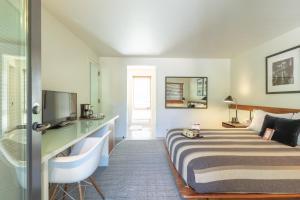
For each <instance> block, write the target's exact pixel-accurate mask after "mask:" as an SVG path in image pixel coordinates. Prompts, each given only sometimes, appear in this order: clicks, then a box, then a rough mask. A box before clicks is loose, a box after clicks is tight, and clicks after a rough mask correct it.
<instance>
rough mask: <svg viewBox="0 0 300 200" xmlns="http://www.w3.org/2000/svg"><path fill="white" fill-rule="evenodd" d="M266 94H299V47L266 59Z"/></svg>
mask: <svg viewBox="0 0 300 200" xmlns="http://www.w3.org/2000/svg"><path fill="white" fill-rule="evenodd" d="M266 93H267V94H280V93H300V46H296V47H293V48H290V49H287V50H285V51H281V52H279V53H276V54H272V55H270V56H268V57H266Z"/></svg>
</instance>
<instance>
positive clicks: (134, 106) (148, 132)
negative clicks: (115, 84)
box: [127, 66, 156, 140]
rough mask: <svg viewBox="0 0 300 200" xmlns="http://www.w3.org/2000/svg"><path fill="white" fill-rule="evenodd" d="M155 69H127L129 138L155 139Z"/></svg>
mask: <svg viewBox="0 0 300 200" xmlns="http://www.w3.org/2000/svg"><path fill="white" fill-rule="evenodd" d="M155 78H156V77H155V67H151V66H128V67H127V102H128V103H127V113H128V120H127V122H128V123H127V127H128V128H127V138H128V139H132V140H140V139H153V138H155V134H154V130H155V116H156V114H155V111H156V109H155V108H156V101H155V100H156V95H155V94H156V90H155V89H156V85H155V83H156V80H155Z"/></svg>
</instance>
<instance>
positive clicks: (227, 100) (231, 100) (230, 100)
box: [224, 95, 234, 103]
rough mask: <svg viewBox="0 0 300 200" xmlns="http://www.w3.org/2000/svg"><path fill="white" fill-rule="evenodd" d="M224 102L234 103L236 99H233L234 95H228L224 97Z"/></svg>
mask: <svg viewBox="0 0 300 200" xmlns="http://www.w3.org/2000/svg"><path fill="white" fill-rule="evenodd" d="M224 102H225V103H234V100H233V98H232V96H230V95H229V96H228V97H226V98H225V99H224Z"/></svg>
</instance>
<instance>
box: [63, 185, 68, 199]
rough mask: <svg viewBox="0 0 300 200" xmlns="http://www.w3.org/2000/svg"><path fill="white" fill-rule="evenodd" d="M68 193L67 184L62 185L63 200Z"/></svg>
mask: <svg viewBox="0 0 300 200" xmlns="http://www.w3.org/2000/svg"><path fill="white" fill-rule="evenodd" d="M67 192H68V184H65V185H64V194H63V200H65V199H66V196H67V194H66V193H67Z"/></svg>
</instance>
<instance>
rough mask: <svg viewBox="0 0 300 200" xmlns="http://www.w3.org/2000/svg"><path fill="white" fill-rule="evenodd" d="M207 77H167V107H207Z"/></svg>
mask: <svg viewBox="0 0 300 200" xmlns="http://www.w3.org/2000/svg"><path fill="white" fill-rule="evenodd" d="M207 86H208V78H207V77H166V79H165V107H166V108H195V109H197V108H198V109H207V99H208V98H207Z"/></svg>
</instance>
